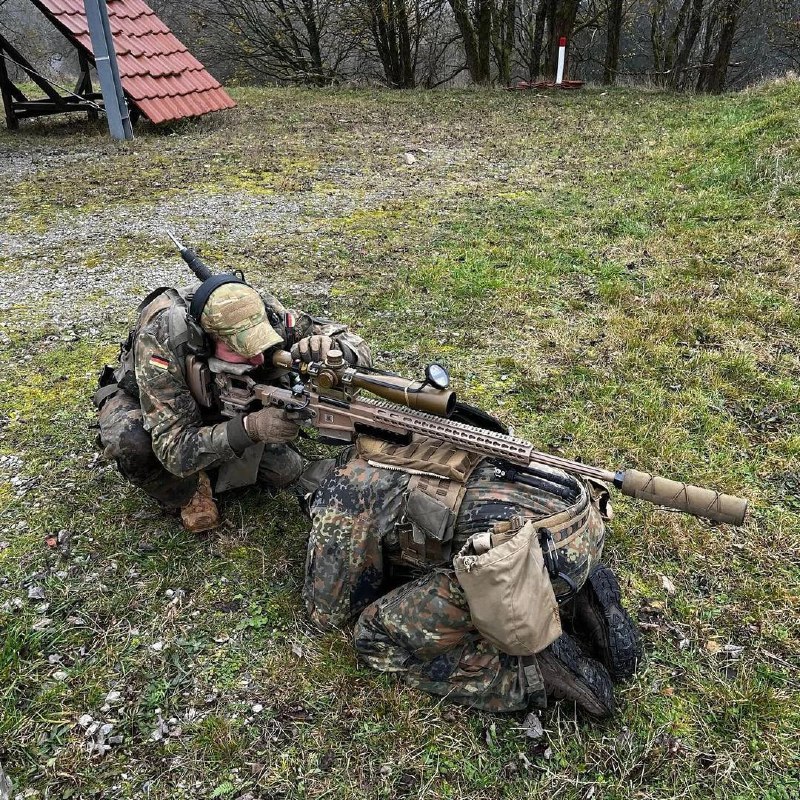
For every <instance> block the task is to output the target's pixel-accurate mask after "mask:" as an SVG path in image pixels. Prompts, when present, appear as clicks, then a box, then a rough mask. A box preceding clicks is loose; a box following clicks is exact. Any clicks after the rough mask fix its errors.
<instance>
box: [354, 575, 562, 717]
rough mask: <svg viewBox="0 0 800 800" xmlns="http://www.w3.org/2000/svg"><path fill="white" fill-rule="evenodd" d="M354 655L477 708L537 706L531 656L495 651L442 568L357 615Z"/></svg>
mask: <svg viewBox="0 0 800 800" xmlns="http://www.w3.org/2000/svg"><path fill="white" fill-rule="evenodd" d="M355 645H356V650H357V651H358V655H359V657H360V658H361V659H362V660H363V661H364V662H365V663H367V664H368V665H369V666H371V667H373V668H374V669H377V670H379V671H380V672H391V673H396V674H398V675H401V676H402V677H403V679H404V680H405V682H406V683H407V684H409V685H410V686H414V687H416V688H418V689H422V690H424V691H426V692H430V693H431V694H435V695H439V696H442V697H446V698H447V699H448V700H450V701H452V702H455V703H459V704H461V705H467V706H470V707H472V708H477V709H481V710H483V711H520V710H522V709H525V708H527V707H529V706H530V705H536V706H541V707H544V706H545V705H546V703H547V696H546V694H545V691H544V684H543V682H542V678H541V675H540V673H539V670H538V667H537V666H536V662H535V659H532V658H531V659H523V658H520V657H519V656H509V655H506V654H505V653H501V652H500V651H499V650H497V649H496V648H495V647H493V646H492V645H491V644H489V642H487V641H486V640H485V639H483V638H482V637H481V636H480V635H479V634H478V632H477V631H476V630H475V628H474V627H473V625H472V620H471V618H470V614H469V607H468V606H467V601H466V599H465V597H464V593H463V591H462V589H461V587H460V586H459V584H458V581H457V580H456V578H455V574H454V573H453V571H452V570H449V569H437V570H435V571H433V572H429V573H428V574H427V575H423V576H421V577H420V578H417V579H416V580H414V581H411V582H410V583H407V584H406V585H405V586H400V587H399V588H397V589H394V590H393V591H391V592H389V594H387V595H384V596H383V597H381V598H380V599H379V600H376V601H375V602H374V603H372V604H371V605H369V606H368V607H367V608H366V609H365V610H364V612H363V613H362V614H361V616H360V617H359V618H358V622H357V623H356V629H355Z"/></svg>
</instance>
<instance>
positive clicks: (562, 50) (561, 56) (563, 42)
mask: <svg viewBox="0 0 800 800" xmlns="http://www.w3.org/2000/svg"><path fill="white" fill-rule="evenodd" d="M566 58H567V37H566V36H562V37H561V38H560V39H559V40H558V68H557V69H556V86H561V82H562V81H563V80H564V62H565V61H566Z"/></svg>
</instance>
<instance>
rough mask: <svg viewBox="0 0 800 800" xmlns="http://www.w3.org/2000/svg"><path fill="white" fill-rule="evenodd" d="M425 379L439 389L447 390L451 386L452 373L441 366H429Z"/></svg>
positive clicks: (426, 369) (426, 368)
mask: <svg viewBox="0 0 800 800" xmlns="http://www.w3.org/2000/svg"><path fill="white" fill-rule="evenodd" d="M425 378H426V379H427V381H428V383H429V384H431V386H435V387H436V388H437V389H446V388H447V387H448V386H449V385H450V373H449V372H448V371H447V370H446V369H445V368H444V367H443V366H442V365H441V364H428V366H427V367H425Z"/></svg>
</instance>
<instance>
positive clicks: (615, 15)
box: [603, 0, 623, 84]
mask: <svg viewBox="0 0 800 800" xmlns="http://www.w3.org/2000/svg"><path fill="white" fill-rule="evenodd" d="M622 19H623V0H608V10H607V25H606V57H605V61H604V62H603V83H606V84H608V83H615V82H616V80H617V70H618V68H619V44H620V40H621V39H622Z"/></svg>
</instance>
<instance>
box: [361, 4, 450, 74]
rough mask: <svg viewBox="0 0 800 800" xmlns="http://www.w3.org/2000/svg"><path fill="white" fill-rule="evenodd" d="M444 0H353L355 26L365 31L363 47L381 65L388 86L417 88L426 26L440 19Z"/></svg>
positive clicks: (362, 36)
mask: <svg viewBox="0 0 800 800" xmlns="http://www.w3.org/2000/svg"><path fill="white" fill-rule="evenodd" d="M443 5H444V0H353V2H351V3H350V6H351V10H352V18H353V20H354V24H353V25H352V26H351V28H350V29H351V30H352V31H354V32H357V31H358V30H359V29H363V31H364V33H363V34H362V35H360V36H359V35H358V34H357V33H356V35H357V38H359V39H360V40H361V47H362V49H364V50H365V51H366V52H367V53H368V54H369V55H372V56H374V57H375V58H376V59H377V60H378V61H379V62H380V65H381V68H382V70H383V75H384V79H385V81H386V83H387V85H388V86H391V87H392V88H396V89H412V88H414V87H415V86H416V85H417V62H418V58H419V52H420V46H421V44H422V42H423V39H424V36H425V33H426V26H427V25H428V23H429V22H430V21H431V20H432V19H433V18H435V17H436V16H438V15H439V14H440V13H441V11H442V7H443Z"/></svg>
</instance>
